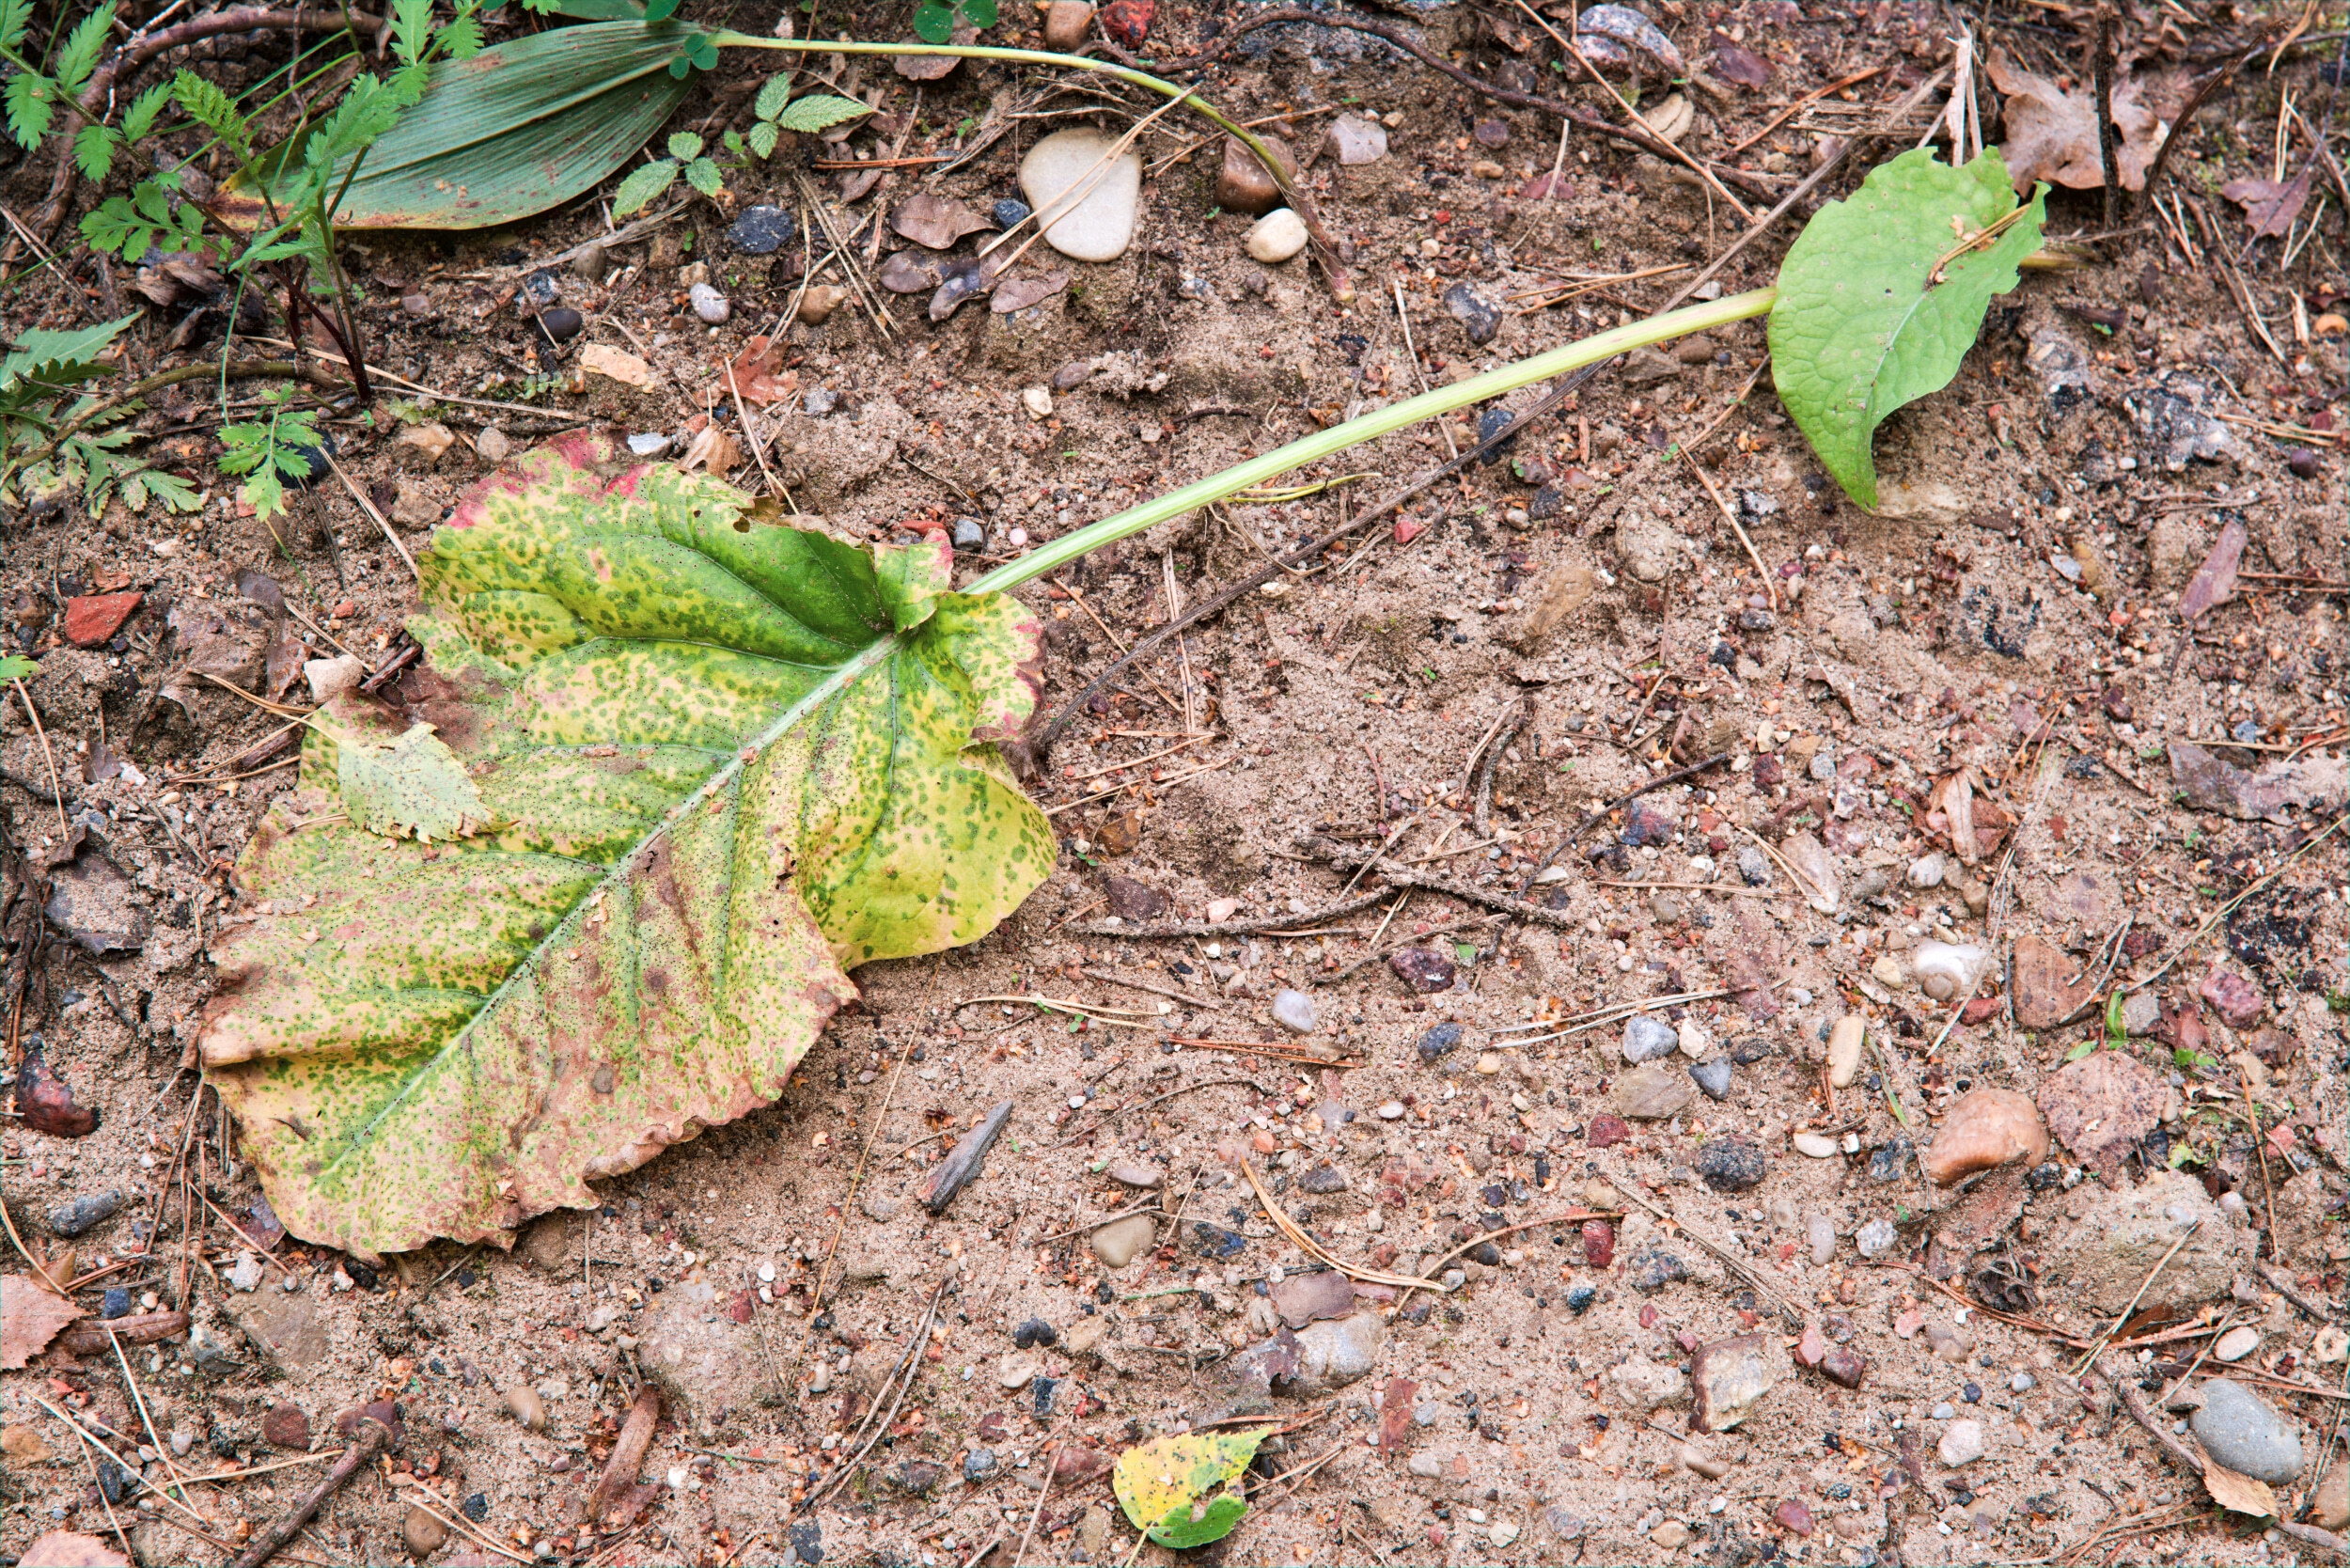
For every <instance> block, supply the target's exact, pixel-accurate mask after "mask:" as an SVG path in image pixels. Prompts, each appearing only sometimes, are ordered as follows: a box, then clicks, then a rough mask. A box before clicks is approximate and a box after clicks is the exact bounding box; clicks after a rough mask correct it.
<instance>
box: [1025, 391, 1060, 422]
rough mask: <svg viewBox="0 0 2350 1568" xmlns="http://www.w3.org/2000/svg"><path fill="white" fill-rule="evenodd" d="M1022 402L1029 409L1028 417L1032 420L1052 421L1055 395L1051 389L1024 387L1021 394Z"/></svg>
mask: <svg viewBox="0 0 2350 1568" xmlns="http://www.w3.org/2000/svg"><path fill="white" fill-rule="evenodd" d="M1020 401H1021V404H1022V406H1023V407H1025V408H1026V409H1027V411H1028V417H1029V418H1031V419H1050V418H1051V417H1052V416H1053V394H1052V390H1051V389H1050V388H1049V387H1044V386H1029V387H1024V388H1022V390H1021V393H1020Z"/></svg>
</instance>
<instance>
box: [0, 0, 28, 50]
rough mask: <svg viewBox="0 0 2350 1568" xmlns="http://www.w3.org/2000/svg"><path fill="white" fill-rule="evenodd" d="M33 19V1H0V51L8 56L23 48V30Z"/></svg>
mask: <svg viewBox="0 0 2350 1568" xmlns="http://www.w3.org/2000/svg"><path fill="white" fill-rule="evenodd" d="M32 19H33V0H0V49H5V50H7V51H8V53H10V54H14V53H15V52H16V51H17V50H19V49H21V48H23V47H24V28H25V25H26V24H28V23H30V22H31V21H32Z"/></svg>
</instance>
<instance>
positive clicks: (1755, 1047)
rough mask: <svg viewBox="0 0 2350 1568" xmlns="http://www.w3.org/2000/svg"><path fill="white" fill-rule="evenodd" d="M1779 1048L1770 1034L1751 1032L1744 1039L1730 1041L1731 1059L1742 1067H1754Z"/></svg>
mask: <svg viewBox="0 0 2350 1568" xmlns="http://www.w3.org/2000/svg"><path fill="white" fill-rule="evenodd" d="M1777 1050H1778V1047H1777V1046H1775V1045H1773V1044H1772V1043H1771V1038H1770V1036H1768V1035H1762V1034H1750V1035H1748V1036H1747V1037H1746V1038H1745V1039H1744V1040H1733V1041H1731V1043H1730V1059H1731V1060H1732V1061H1734V1062H1736V1063H1737V1064H1738V1065H1739V1066H1741V1067H1752V1066H1753V1065H1754V1064H1755V1063H1756V1062H1758V1061H1761V1060H1763V1058H1765V1057H1768V1056H1771V1055H1773V1054H1774V1053H1775V1052H1776V1051H1777Z"/></svg>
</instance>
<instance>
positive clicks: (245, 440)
mask: <svg viewBox="0 0 2350 1568" xmlns="http://www.w3.org/2000/svg"><path fill="white" fill-rule="evenodd" d="M293 399H294V389H293V388H292V387H290V386H279V387H273V388H271V389H270V390H269V391H268V392H265V393H263V394H262V401H263V405H264V406H265V407H266V408H267V409H268V410H269V418H268V420H267V421H266V422H264V423H260V424H244V425H223V426H222V427H221V428H220V442H221V446H222V447H223V448H224V449H223V450H222V452H221V455H220V471H221V472H222V473H224V474H244V475H249V476H251V477H250V478H247V479H246V480H245V482H244V485H243V488H242V489H241V490H239V491H238V494H239V495H241V496H242V497H243V499H244V500H245V501H246V502H247V503H248V504H250V505H251V506H252V508H253V511H254V515H256V516H257V517H258V518H260V519H261V520H262V521H263V522H264V523H266V522H268V521H269V520H270V519H271V518H273V517H275V516H278V515H280V514H282V513H283V512H284V511H285V510H286V481H287V480H288V479H291V480H293V481H294V482H295V483H296V484H307V483H308V482H309V480H310V478H311V458H310V454H311V453H312V452H315V451H318V450H320V449H321V447H322V445H323V443H322V441H321V438H320V435H319V429H318V425H317V424H316V422H315V421H316V420H317V418H318V415H317V413H316V411H314V410H311V409H306V408H299V409H298V408H290V407H289V406H288V405H289V404H290V403H291V402H292V401H293Z"/></svg>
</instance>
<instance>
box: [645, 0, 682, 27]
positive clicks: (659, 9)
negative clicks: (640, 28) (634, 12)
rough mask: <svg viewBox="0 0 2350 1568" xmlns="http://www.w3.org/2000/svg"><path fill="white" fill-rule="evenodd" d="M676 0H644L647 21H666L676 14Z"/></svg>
mask: <svg viewBox="0 0 2350 1568" xmlns="http://www.w3.org/2000/svg"><path fill="white" fill-rule="evenodd" d="M677 8H678V0H645V20H646V21H647V22H666V21H668V20H669V18H671V17H672V16H675V15H676V14H677Z"/></svg>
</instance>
